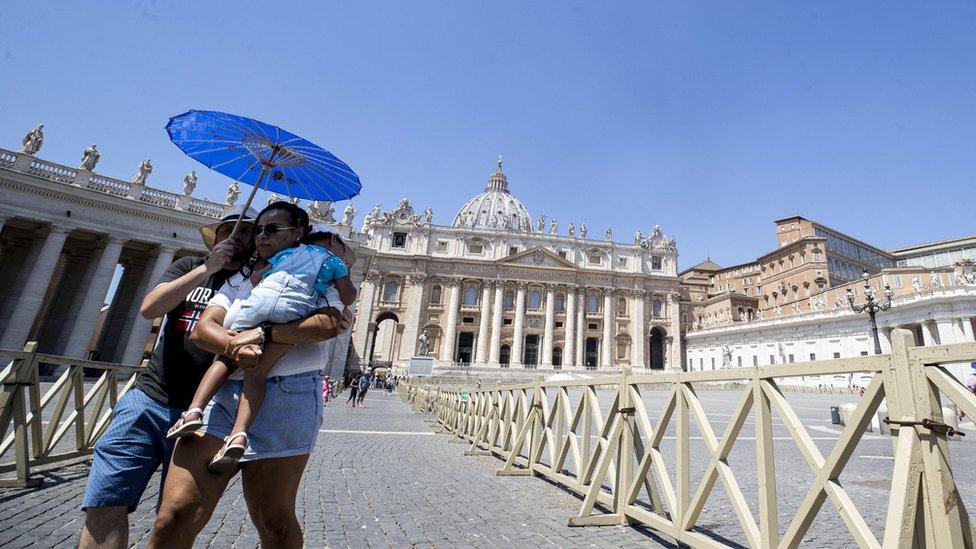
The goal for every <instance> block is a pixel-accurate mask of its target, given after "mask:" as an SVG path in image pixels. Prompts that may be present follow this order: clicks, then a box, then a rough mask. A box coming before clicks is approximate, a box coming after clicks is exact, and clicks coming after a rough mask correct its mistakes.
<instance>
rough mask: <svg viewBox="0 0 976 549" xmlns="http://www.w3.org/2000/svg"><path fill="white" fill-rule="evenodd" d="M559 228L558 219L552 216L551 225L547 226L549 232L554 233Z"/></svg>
mask: <svg viewBox="0 0 976 549" xmlns="http://www.w3.org/2000/svg"><path fill="white" fill-rule="evenodd" d="M558 230H559V221H558V220H557V219H556V218H555V217H554V218H552V225H550V226H549V234H556V231H558Z"/></svg>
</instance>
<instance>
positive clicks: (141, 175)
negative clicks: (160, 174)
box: [132, 158, 153, 186]
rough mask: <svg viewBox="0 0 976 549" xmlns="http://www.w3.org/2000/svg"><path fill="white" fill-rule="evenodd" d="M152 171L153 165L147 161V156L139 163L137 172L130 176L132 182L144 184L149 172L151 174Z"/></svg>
mask: <svg viewBox="0 0 976 549" xmlns="http://www.w3.org/2000/svg"><path fill="white" fill-rule="evenodd" d="M152 171H153V167H152V163H151V162H149V159H148V158H147V159H145V160H143V161H142V164H139V172H138V173H136V174H135V175H134V176H132V184H133V185H142V186H145V185H146V181H147V180H148V179H149V174H151V173H152Z"/></svg>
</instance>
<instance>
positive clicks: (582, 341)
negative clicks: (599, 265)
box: [575, 288, 586, 368]
mask: <svg viewBox="0 0 976 549" xmlns="http://www.w3.org/2000/svg"><path fill="white" fill-rule="evenodd" d="M585 355H586V288H580V291H579V300H578V303H577V304H576V363H575V365H576V367H577V368H582V367H584V366H586V356H585Z"/></svg>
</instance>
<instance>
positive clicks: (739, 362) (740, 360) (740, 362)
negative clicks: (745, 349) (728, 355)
mask: <svg viewBox="0 0 976 549" xmlns="http://www.w3.org/2000/svg"><path fill="white" fill-rule="evenodd" d="M737 362H738V364H739V368H741V367H742V357H741V356H740V357H739V359H738V361H737Z"/></svg>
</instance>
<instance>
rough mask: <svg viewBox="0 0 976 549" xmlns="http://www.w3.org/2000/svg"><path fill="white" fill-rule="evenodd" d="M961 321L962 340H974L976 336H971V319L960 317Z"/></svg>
mask: <svg viewBox="0 0 976 549" xmlns="http://www.w3.org/2000/svg"><path fill="white" fill-rule="evenodd" d="M961 322H962V333H963V341H966V342H971V341H974V340H976V338H974V337H973V321H972V320H970V319H969V318H964V319H962V321H961Z"/></svg>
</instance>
